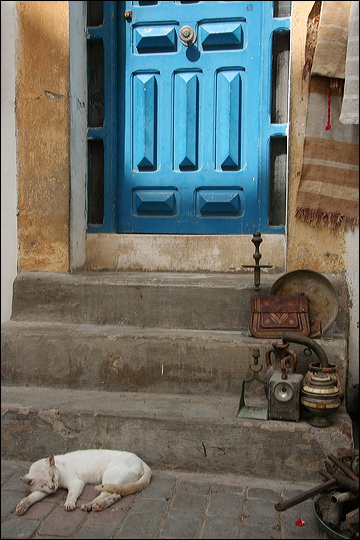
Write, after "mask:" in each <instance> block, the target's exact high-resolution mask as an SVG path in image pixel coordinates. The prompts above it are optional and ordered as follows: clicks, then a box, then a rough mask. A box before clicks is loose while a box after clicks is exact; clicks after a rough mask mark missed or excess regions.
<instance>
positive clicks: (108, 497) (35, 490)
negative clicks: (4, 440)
mask: <svg viewBox="0 0 360 540" xmlns="http://www.w3.org/2000/svg"><path fill="white" fill-rule="evenodd" d="M151 475H152V472H151V469H150V467H149V466H148V465H147V464H146V463H145V462H144V461H142V459H140V458H139V457H138V456H137V455H135V454H133V453H131V452H121V451H119V450H78V451H76V452H69V453H68V454H62V455H59V456H50V457H49V458H46V459H39V461H36V462H35V463H33V464H32V465H31V466H30V469H29V472H28V474H26V475H25V476H24V477H22V478H20V480H21V481H22V482H24V483H25V484H28V486H29V487H30V489H31V493H30V495H28V497H25V498H24V499H22V500H21V501H20V502H19V504H18V505H17V507H16V510H15V512H16V514H17V515H18V516H21V515H22V514H25V512H26V511H27V509H28V508H29V507H30V506H31V505H32V504H34V503H36V502H38V501H41V499H43V498H44V497H46V496H47V495H49V494H51V493H55V491H56V490H57V489H58V488H64V489H67V490H68V495H67V497H66V501H65V504H64V508H65V510H68V511H70V510H74V509H75V508H76V501H77V499H78V498H79V497H80V495H81V493H82V491H83V489H84V487H85V484H98V483H99V482H101V484H100V485H96V486H95V489H96V490H97V491H101V493H100V495H98V496H97V497H95V499H94V500H93V501H91V502H89V503H87V504H83V505H82V506H81V510H87V511H90V510H93V511H94V512H99V511H100V510H104V509H105V508H107V507H108V506H111V505H112V504H114V503H115V502H116V501H118V500H119V499H121V497H122V496H126V495H130V494H131V493H136V492H137V491H141V490H142V489H144V488H145V487H146V486H148V485H149V483H150V480H151Z"/></svg>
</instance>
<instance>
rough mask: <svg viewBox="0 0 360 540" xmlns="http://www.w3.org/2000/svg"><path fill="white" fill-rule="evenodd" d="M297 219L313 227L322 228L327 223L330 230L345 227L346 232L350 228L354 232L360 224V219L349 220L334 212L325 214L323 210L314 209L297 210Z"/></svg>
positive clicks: (299, 208)
mask: <svg viewBox="0 0 360 540" xmlns="http://www.w3.org/2000/svg"><path fill="white" fill-rule="evenodd" d="M295 217H297V218H300V219H301V221H305V222H306V223H310V224H311V225H312V226H313V227H322V226H323V225H325V224H326V222H327V224H328V227H330V229H335V228H336V227H340V226H343V227H344V229H345V230H347V229H348V228H349V227H350V228H351V230H352V231H353V230H354V228H355V225H358V224H359V218H358V217H357V218H348V217H346V216H343V215H341V214H336V213H333V212H323V211H322V210H319V209H317V210H314V209H312V208H302V207H298V208H296V212H295Z"/></svg>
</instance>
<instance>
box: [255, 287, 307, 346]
mask: <svg viewBox="0 0 360 540" xmlns="http://www.w3.org/2000/svg"><path fill="white" fill-rule="evenodd" d="M250 331H251V333H252V334H253V336H255V337H258V338H281V337H282V333H283V332H298V333H299V334H303V335H304V336H308V335H309V334H310V319H309V300H308V298H307V296H305V295H304V294H299V295H288V296H287V295H255V296H252V297H251V319H250Z"/></svg>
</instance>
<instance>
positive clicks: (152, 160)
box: [118, 1, 273, 234]
mask: <svg viewBox="0 0 360 540" xmlns="http://www.w3.org/2000/svg"><path fill="white" fill-rule="evenodd" d="M122 4H123V5H124V4H125V13H124V14H121V15H120V17H121V19H122V17H124V19H123V20H121V23H120V24H121V26H122V30H121V32H119V34H120V33H121V35H122V36H123V38H122V40H121V42H120V49H121V50H122V51H123V71H122V73H123V76H122V79H121V84H120V85H119V88H120V91H119V109H121V110H122V111H123V122H121V121H120V126H119V129H120V130H124V136H119V156H120V159H119V174H118V231H119V232H125V233H133V232H134V233H172V234H182V233H183V234H248V233H253V232H254V231H255V230H262V231H263V232H265V230H266V229H265V228H264V227H262V226H261V222H262V219H263V218H262V216H263V215H265V214H266V212H267V207H266V206H267V205H266V202H265V203H264V200H265V199H266V196H267V191H268V190H269V185H268V174H267V170H268V157H267V156H268V140H269V137H270V135H271V126H270V118H269V116H270V113H269V106H270V105H269V104H270V93H271V92H270V89H271V59H270V56H271V53H269V48H270V49H271V38H270V36H271V32H272V31H273V25H272V20H273V19H272V12H271V7H272V2H252V3H249V2H237V1H230V2H215V1H208V2H204V1H203V2H201V1H200V2H185V1H183V2H181V1H174V2H169V1H168V2H141V1H138V2H136V1H133V2H124V3H122ZM264 40H265V45H264ZM266 40H267V41H266ZM264 50H265V52H264ZM264 213H265V214H264Z"/></svg>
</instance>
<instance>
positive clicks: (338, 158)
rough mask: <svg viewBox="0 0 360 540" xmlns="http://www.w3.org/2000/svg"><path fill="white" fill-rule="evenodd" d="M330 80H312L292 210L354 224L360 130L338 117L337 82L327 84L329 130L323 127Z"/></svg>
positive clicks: (320, 221)
mask: <svg viewBox="0 0 360 540" xmlns="http://www.w3.org/2000/svg"><path fill="white" fill-rule="evenodd" d="M330 82H331V79H330V78H328V77H320V76H312V77H311V79H310V93H309V100H308V110H307V120H306V127H305V141H304V154H303V165H302V172H301V177H300V183H299V189H298V193H297V200H296V213H295V215H296V217H298V218H300V219H301V220H303V221H306V222H309V223H311V224H312V225H314V226H322V225H324V224H326V223H327V225H328V226H329V227H331V228H334V227H338V226H340V225H343V226H344V227H345V228H347V227H348V226H350V227H351V228H352V229H353V228H354V226H355V225H356V224H357V223H358V216H359V132H358V127H357V126H355V125H344V124H342V123H340V121H339V117H340V111H341V104H342V90H341V86H340V87H338V88H332V89H331V100H330V114H331V129H325V127H326V125H327V123H328V112H329V109H328V92H329V89H330Z"/></svg>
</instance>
